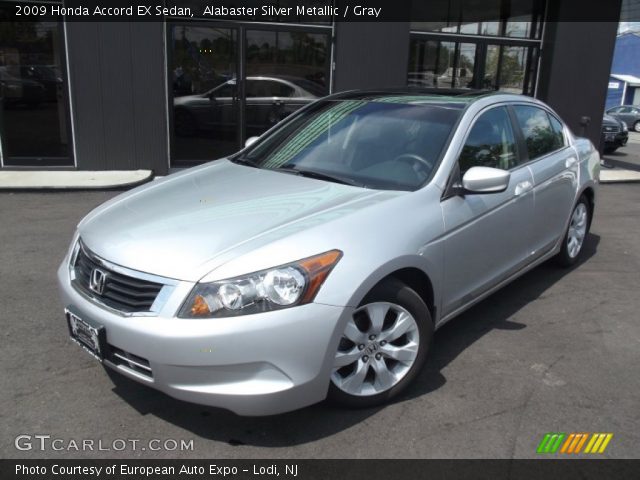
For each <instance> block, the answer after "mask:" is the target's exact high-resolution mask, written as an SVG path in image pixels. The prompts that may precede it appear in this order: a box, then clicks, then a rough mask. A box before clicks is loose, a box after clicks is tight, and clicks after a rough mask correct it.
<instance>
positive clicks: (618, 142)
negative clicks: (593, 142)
mask: <svg viewBox="0 0 640 480" xmlns="http://www.w3.org/2000/svg"><path fill="white" fill-rule="evenodd" d="M628 140H629V128H628V127H627V124H626V122H623V121H621V120H620V119H619V118H618V117H614V116H613V115H607V114H605V115H604V116H603V117H602V140H601V141H602V145H603V150H604V153H613V152H615V151H616V150H617V149H618V148H620V147H624V146H625V145H626V144H627V141H628Z"/></svg>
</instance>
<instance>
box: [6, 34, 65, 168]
mask: <svg viewBox="0 0 640 480" xmlns="http://www.w3.org/2000/svg"><path fill="white" fill-rule="evenodd" d="M63 45H64V44H63V29H62V25H61V24H60V23H58V22H54V21H39V22H12V23H10V22H0V102H1V109H0V137H1V142H2V145H1V146H2V160H3V161H2V163H3V165H5V166H65V165H73V159H72V157H71V146H70V144H69V142H70V138H71V135H70V128H69V117H68V101H67V98H66V91H67V86H66V82H65V77H66V76H65V75H64V73H63V70H64V69H63V52H64V48H63Z"/></svg>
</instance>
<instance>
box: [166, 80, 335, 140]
mask: <svg viewBox="0 0 640 480" xmlns="http://www.w3.org/2000/svg"><path fill="white" fill-rule="evenodd" d="M245 91H246V124H247V133H248V134H249V135H259V134H261V133H262V132H264V131H265V130H267V129H268V128H270V127H272V126H273V125H275V124H276V123H278V122H279V121H280V120H282V119H283V118H285V117H286V116H287V115H289V114H291V113H292V112H294V111H296V110H297V109H299V108H300V107H302V106H304V105H306V104H308V103H310V102H313V101H314V100H316V99H317V98H318V97H321V96H324V95H325V92H324V91H323V87H322V86H320V85H319V84H316V83H314V82H311V81H310V80H307V79H304V78H297V77H289V76H259V77H258V76H255V77H247V80H246V86H245ZM237 101H238V93H237V85H236V80H235V79H231V80H228V81H226V82H224V83H222V84H221V85H218V86H217V87H215V88H213V89H211V90H209V91H208V92H206V93H203V94H199V95H186V96H182V97H176V98H174V100H173V109H174V125H175V131H176V134H177V135H179V136H190V135H194V134H196V133H197V132H198V131H219V132H228V131H232V132H235V130H236V129H237V126H238V119H237V118H236V117H237V115H236V112H237V108H236V107H237Z"/></svg>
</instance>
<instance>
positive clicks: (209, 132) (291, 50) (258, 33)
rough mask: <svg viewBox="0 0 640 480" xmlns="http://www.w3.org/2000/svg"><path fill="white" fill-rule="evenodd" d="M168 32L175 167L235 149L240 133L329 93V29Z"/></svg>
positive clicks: (256, 130) (181, 28) (180, 28)
mask: <svg viewBox="0 0 640 480" xmlns="http://www.w3.org/2000/svg"><path fill="white" fill-rule="evenodd" d="M249 25H250V24H249ZM239 35H244V39H245V41H244V42H242V43H243V45H244V47H243V48H242V51H240V48H241V47H240V46H239V42H238V36H239ZM170 36H171V38H170V45H171V48H170V52H169V62H170V65H169V68H170V72H169V75H170V77H171V79H172V84H173V96H172V100H171V102H172V110H173V116H172V137H171V161H172V164H173V165H175V166H179V165H189V164H194V163H201V162H203V161H209V160H214V159H216V158H221V157H224V156H227V155H229V154H231V153H233V152H236V151H238V150H239V149H240V148H241V145H242V142H243V140H244V139H245V138H248V137H251V136H255V135H260V134H262V133H263V132H264V131H266V130H268V129H269V128H270V127H272V126H273V125H275V124H276V123H277V122H279V121H280V120H282V119H283V118H285V117H286V116H287V115H289V114H291V113H292V112H294V111H296V110H298V109H299V108H301V107H303V106H304V105H306V104H308V103H310V102H312V101H314V100H315V99H317V98H319V97H322V96H325V95H327V94H328V93H329V78H328V76H329V58H330V38H329V35H328V34H327V33H314V32H306V31H301V30H300V29H293V30H285V29H284V28H282V29H280V28H277V29H275V28H271V29H268V30H267V29H264V30H258V29H249V28H248V27H245V28H243V27H241V26H239V27H237V28H217V27H215V26H210V27H209V26H189V25H173V26H171V30H170ZM240 62H242V63H243V64H242V65H241V64H240ZM240 66H242V70H243V71H244V77H243V78H240V79H239V78H238V71H240V70H241V69H240V68H239V67H240Z"/></svg>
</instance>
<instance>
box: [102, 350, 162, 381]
mask: <svg viewBox="0 0 640 480" xmlns="http://www.w3.org/2000/svg"><path fill="white" fill-rule="evenodd" d="M109 351H110V355H109V360H111V363H113V364H114V365H122V366H123V367H127V368H129V369H130V370H133V371H134V372H137V373H139V374H141V375H144V376H145V377H149V378H153V372H152V371H151V366H150V365H149V360H147V359H146V358H142V357H139V356H138V355H134V354H133V353H129V352H125V351H124V350H122V349H121V348H118V347H114V346H113V345H109Z"/></svg>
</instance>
